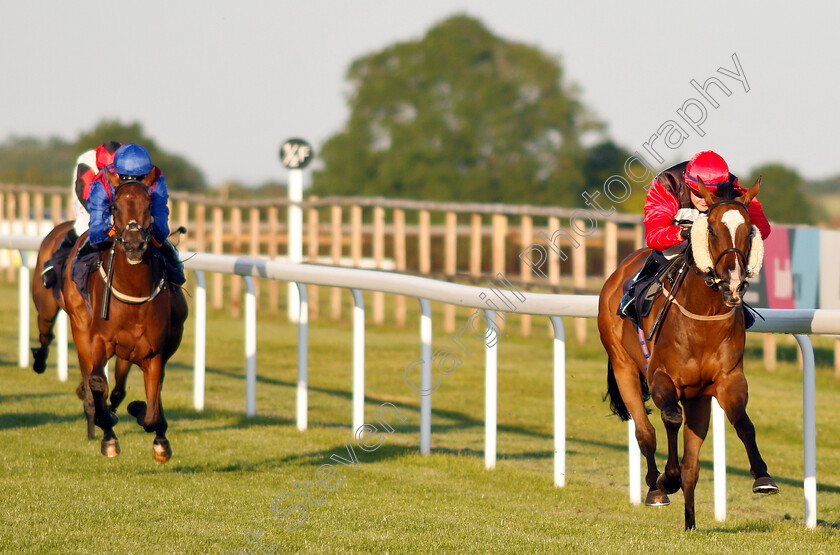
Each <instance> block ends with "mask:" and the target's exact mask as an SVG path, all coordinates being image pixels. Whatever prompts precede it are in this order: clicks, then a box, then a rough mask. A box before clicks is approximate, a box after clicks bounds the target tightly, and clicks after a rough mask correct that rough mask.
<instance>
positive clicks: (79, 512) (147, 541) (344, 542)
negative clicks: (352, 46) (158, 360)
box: [0, 284, 840, 554]
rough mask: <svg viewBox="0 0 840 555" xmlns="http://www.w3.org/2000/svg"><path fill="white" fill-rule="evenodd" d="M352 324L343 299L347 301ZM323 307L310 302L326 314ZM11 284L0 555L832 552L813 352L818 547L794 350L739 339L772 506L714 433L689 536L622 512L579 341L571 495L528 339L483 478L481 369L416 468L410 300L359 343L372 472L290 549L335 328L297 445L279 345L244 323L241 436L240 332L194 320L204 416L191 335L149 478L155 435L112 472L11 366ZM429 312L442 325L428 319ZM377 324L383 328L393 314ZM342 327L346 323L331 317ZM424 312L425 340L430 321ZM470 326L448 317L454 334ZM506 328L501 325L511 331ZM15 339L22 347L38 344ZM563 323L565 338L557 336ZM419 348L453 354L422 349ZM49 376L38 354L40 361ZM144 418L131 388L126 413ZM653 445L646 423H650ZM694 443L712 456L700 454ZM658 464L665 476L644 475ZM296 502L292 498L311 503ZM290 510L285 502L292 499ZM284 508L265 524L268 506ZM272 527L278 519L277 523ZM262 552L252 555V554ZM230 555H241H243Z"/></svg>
mask: <svg viewBox="0 0 840 555" xmlns="http://www.w3.org/2000/svg"><path fill="white" fill-rule="evenodd" d="M345 295H346V296H345V302H346V303H347V304H348V305H349V303H350V300H349V299H350V297H349V294H345ZM326 297H327V294H326V293H325V291H324V289H323V288H322V290H321V299H322V313H323V311H324V310H325V308H326V306H325V305H326V302H325V299H326ZM16 299H17V297H16V293H15V289H14V286H12V285H8V284H2V285H0V309H2V310H3V313H4V314H6V315H7V317H6V318H4V319H2V320H0V338H2V345H4V347H3V348H2V349H0V373H2V386H0V445H2V446H3V449H2V451H0V491H2V500H3V503H2V508H0V551H2V552H4V553H6V552H8V553H23V552H41V553H149V552H163V553H219V552H220V550H221V549H226V550H227V551H229V552H230V553H234V552H235V551H236V550H237V548H239V547H242V546H245V545H246V541H247V540H246V537H245V535H244V532H245V531H254V530H256V529H260V530H262V532H263V536H262V539H263V541H264V543H265V545H266V546H271V545H274V544H276V545H277V546H278V552H280V551H282V552H288V551H312V552H339V551H341V552H344V551H350V552H377V553H378V552H395V553H403V552H418V551H419V552H439V551H444V552H564V553H585V552H586V553H588V552H597V553H627V552H631V551H636V552H642V551H644V552H648V551H650V552H673V553H681V552H682V553H685V552H691V553H739V554H740V553H832V552H837V551H838V550H840V531H838V526H840V524H839V523H840V445H838V443H840V439H838V438H840V434H838V423H837V422H838V418H837V416H838V414H840V409H838V407H839V406H840V385H839V384H838V382H836V381H835V379H834V377H833V372H832V370H831V369H830V368H829V367H827V366H826V364H827V363H828V362H830V361H831V360H832V355H831V351H830V346H831V343H830V342H829V341H827V340H822V341H820V340H817V341H816V344H817V346H818V352H817V361H818V363H819V364H821V366H820V368H819V369H818V376H817V426H818V448H817V449H818V480H819V492H818V496H819V497H818V511H819V518H820V522H819V526H818V528H817V530H807V529H805V527H804V525H803V512H804V504H803V493H802V475H803V471H802V464H803V463H802V409H801V404H802V394H801V377H800V372H799V370H798V369H797V368H796V366H795V357H796V355H795V350H794V348H793V343H792V342H791V341H792V340H788V339H784V340H782V341H781V347H780V354H781V355H782V356H783V357H784V358H786V359H787V362H783V363H781V364H780V367H779V369H778V370H777V371H776V372H774V373H768V372H766V371H764V370H763V369H762V368H761V367H760V365H761V362H760V351H759V350H758V348H757V345H759V344H760V338H751V339H750V342H751V343H750V345H751V349H750V351H749V352H750V354H751V358H749V359H748V361H747V376H748V379H749V381H750V393H751V396H750V399H751V400H750V407H749V412H750V415H751V417H752V419H753V421H754V422H755V424H756V428H757V433H758V442H759V447H760V448H761V451H762V454H763V455H764V458H765V460H766V461H767V463H768V465H769V467H770V472H771V474H772V475H773V476H774V478H775V479H776V482H777V483H778V484H779V486H780V487H781V488H782V493H781V494H780V495H776V496H770V497H757V496H755V495H753V494H752V493H751V491H750V487H751V485H752V478H751V477H750V476H749V473H748V465H747V461H746V455H745V453H744V450H743V447H742V445H741V444H740V442H739V441H738V439H737V437H736V436H735V434H734V431H733V430H732V428H731V426H727V431H726V434H727V465H728V481H727V498H728V499H727V501H728V518H727V520H726V521H725V522H722V523H719V522H716V521H715V520H714V516H713V515H714V513H713V484H712V481H711V477H712V476H711V475H712V472H711V470H712V465H711V458H712V448H711V441H709V442H707V444H706V445H705V446H704V450H703V452H702V454H701V462H702V469H701V476H700V482H699V484H698V487H697V525H698V530H696V531H693V532H690V533H685V532H684V531H683V530H682V528H683V500H682V495H681V494H680V493H677V494H675V495H673V496H672V505H671V506H670V507H662V508H649V507H634V506H632V505H630V503H629V502H628V495H627V482H628V478H627V445H626V437H627V428H626V424H624V423H621V422H620V421H619V420H618V419H617V418H616V417H613V416H610V415H609V410H608V407H607V405H606V404H605V403H604V402H602V400H601V396H602V394H603V391H604V389H605V367H606V361H605V356H604V354H603V351H602V350H601V347H600V344H599V343H598V340H597V336H596V334H595V333H594V326H593V325H592V323H590V327H589V331H590V333H589V340H588V342H587V344H585V345H576V344H575V343H574V341H573V340H570V341H569V345H568V368H567V377H568V394H567V399H568V408H567V414H568V417H567V430H568V440H567V449H568V455H567V477H566V484H567V485H566V486H565V487H564V488H555V487H553V485H552V460H553V459H552V457H553V440H552V435H553V429H552V422H553V413H552V398H551V392H552V369H551V340H550V337H549V333H548V331H547V327H546V325H545V324H544V322H543V320H541V319H540V320H537V319H535V320H534V324H535V325H534V333H533V334H532V337H530V338H521V337H519V334H518V330H515V329H511V330H508V331H507V332H505V334H504V336H503V338H502V342H501V344H500V348H499V436H498V463H497V467H496V469H495V470H493V471H487V470H485V469H484V464H483V450H484V354H483V351H482V348H481V347H482V344H481V342H480V341H479V340H476V339H474V338H472V337H471V336H469V335H468V334H467V335H465V336H464V337H465V339H464V341H465V343H466V344H467V345H468V346H469V347H470V348H472V350H473V354H472V356H470V357H467V358H465V359H464V363H463V365H462V366H461V367H460V368H459V369H458V370H457V372H456V373H454V374H452V375H450V376H446V377H444V378H443V382H442V384H441V387H440V389H439V390H438V391H437V392H436V393H435V395H434V397H433V428H432V454H431V455H430V456H428V457H422V456H420V455H419V454H418V448H417V445H418V426H419V400H418V398H417V397H416V396H415V395H413V394H412V393H411V392H410V391H409V389H408V388H407V387H406V385H405V384H404V382H403V372H404V370H405V367H406V366H407V365H408V364H409V363H410V362H411V361H412V360H414V359H415V358H417V357H418V356H419V354H418V352H419V345H418V330H417V319H416V306H415V305H416V304H417V303H416V302H414V301H413V300H411V299H409V307H410V308H411V309H413V310H415V312H414V313H412V314H411V315H410V318H409V325H408V326H407V327H406V328H403V329H401V328H397V327H396V326H394V325H393V324H390V323H389V324H388V325H386V326H370V327H369V329H368V334H367V346H366V355H367V373H366V394H367V407H366V417H367V420H368V421H369V422H373V420H372V419H371V416H372V414H373V412H374V411H375V410H376V408H377V407H378V406H379V405H380V404H381V403H383V402H386V401H388V402H392V403H394V404H395V405H396V406H397V407H398V408H399V409H400V410H401V411H402V412H403V413H404V414H405V415H406V416H407V420H406V422H405V423H404V424H400V425H399V426H397V431H396V432H395V433H394V434H392V435H387V436H386V438H385V443H384V444H383V445H382V446H381V447H380V448H379V449H378V450H376V451H375V452H373V453H365V452H362V451H361V450H359V449H358V448H356V454H357V455H358V457H359V460H360V466H359V468H358V469H355V470H352V469H347V468H345V467H341V466H339V468H340V470H339V471H340V473H341V474H342V475H343V476H344V481H343V483H342V485H341V486H340V487H339V488H338V489H337V490H336V491H335V492H334V493H328V494H325V496H326V500H325V501H324V502H323V504H322V505H321V506H318V507H312V506H310V508H309V515H308V519H307V521H306V522H305V523H304V524H303V525H302V526H301V527H299V528H298V529H296V530H294V531H289V530H286V529H285V528H284V525H285V524H286V522H285V521H284V520H280V519H278V518H276V517H275V516H274V515H273V514H272V511H271V503H272V500H273V499H274V498H275V497H277V496H278V495H280V494H281V493H282V492H284V491H285V490H289V489H291V488H292V484H293V481H295V480H296V481H298V482H304V481H306V480H312V479H313V477H314V475H315V471H316V469H317V468H318V467H319V466H320V465H322V464H325V463H327V462H330V455H332V454H333V453H339V454H342V455H344V456H346V450H345V448H344V442H345V441H346V440H348V439H350V438H351V430H350V422H351V402H352V401H351V394H350V391H351V383H352V376H351V355H352V350H351V327H350V324H349V322H348V321H343V322H331V321H328V320H324V319H321V320H318V321H316V322H314V323H313V325H312V329H311V333H310V373H309V376H310V396H309V421H310V429H309V430H308V431H306V432H303V433H301V432H298V431H297V429H296V428H295V426H294V421H293V419H294V414H295V412H294V411H295V382H296V341H297V335H296V327H295V326H292V325H290V324H288V323H286V322H284V321H283V320H284V319H283V318H282V317H281V315H272V314H267V313H265V314H260V322H259V327H258V332H259V341H258V374H259V379H258V385H257V411H258V416H257V417H256V418H246V417H245V415H244V408H245V402H244V396H245V381H244V354H243V339H242V338H243V330H244V325H243V323H242V321H241V319H233V318H231V317H230V316H229V315H228V314H226V313H223V312H216V311H211V314H210V320H209V322H208V342H209V344H210V345H211V346H212V347H211V348H210V349H209V350H208V356H207V366H208V373H207V408H206V410H205V411H204V412H201V413H199V412H196V411H195V410H193V409H192V371H191V368H192V356H193V342H192V337H193V336H192V334H193V327H192V321H189V322H188V329H187V331H186V334H185V340H184V343H183V345H182V348H181V350H180V351H179V352H178V353H177V354H176V356H175V357H174V359H173V360H172V361H171V363H170V364H169V366H168V368H167V370H168V374H167V377H166V383H165V388H164V395H163V399H164V406H165V407H166V413H167V416H168V420H169V433H168V437H169V439H170V441H171V443H172V448H173V451H174V455H173V458H172V460H171V461H170V462H169V463H168V464H166V465H163V466H161V465H157V464H156V463H155V462H154V461H153V459H152V454H151V451H152V449H151V447H152V436H150V435H148V434H146V433H144V432H143V431H142V430H141V429H140V428H139V427H138V426H137V425H136V424H135V423H134V422H133V420H131V419H130V418H129V417H128V416H127V415H126V414H125V408H124V406H125V405H124V406H123V407H121V409H120V416H121V418H122V421H121V423H120V424H119V425H118V426H117V428H116V432H117V434H118V435H119V438H120V442H121V446H122V455H120V456H119V457H118V458H116V459H105V458H104V457H102V456H100V455H99V441H93V442H89V441H87V440H86V439H85V435H84V434H85V428H84V423H83V417H82V411H81V404H80V402H79V401H78V400H77V399H76V397H75V395H74V394H73V390H74V388H75V385H76V381H77V376H78V370H77V368H76V365H75V359H74V357H75V353H74V352H73V351H72V350H71V379H70V381H69V382H67V383H61V382H59V381H58V380H57V379H56V378H55V368H54V366H53V365H52V364H51V365H50V366H49V367H48V369H47V373H46V374H44V375H41V376H38V375H35V374H34V373H33V372H32V371H31V370H29V369H20V368H18V367H17V339H16V330H17V323H16V302H17V300H16ZM435 309H436V310H439V309H440V307H439V306H435ZM391 314H392V313H391V312H389V313H388V315H389V316H390V315H391ZM347 315H348V311H346V310H345V316H346V317H347ZM439 316H440V315H439V314H436V317H435V325H436V326H437V327H440V322H442V319H441V318H440V317H439ZM465 316H466V312H460V311H459V317H460V318H462V319H463V318H464V317H465ZM512 325H513V326H518V321H517V319H516V317H514V318H513V319H512ZM32 329H33V337H35V335H34V325H33V327H32ZM572 329H573V328H572V326H571V322H567V331H568V332H569V335H570V336H571V335H573V334H572V333H571V332H572ZM435 344H436V346H442V345H447V346H451V345H452V344H451V342H450V340H449V337H448V335H447V334H445V333H443V332H442V330H440V329H437V330H436V333H435ZM50 362H51V363H54V362H55V351H53V353H52V355H51V360H50ZM137 398H144V396H143V386H142V379H141V375H140V373H139V372H136V371H135V373H134V374H132V376H131V377H130V379H129V396H128V399H127V401H130V400H133V399H137ZM652 416H653V422H654V425H655V426H656V427H657V430H658V435H659V438H660V461H662V462H664V456H663V455H662V454H661V453H662V449H663V439H664V432H663V429H662V426H661V421H660V420H659V418H658V412H655V413H654V414H653V415H652ZM710 439H711V437H710ZM660 466H661V465H660ZM315 490H316V488H315V486H314V484H311V485H310V491H313V492H314V491H315ZM294 499H295V501H299V500H300V498H298V497H296V496H294ZM292 502H294V501H292V498H291V497H290V498H289V501H288V503H285V502H284V503H283V504H281V505H280V507H281V508H285V507H286V506H288V505H290V504H291V503H292ZM286 520H289V519H286ZM255 552H258V551H255ZM241 553H244V551H242V552H241Z"/></svg>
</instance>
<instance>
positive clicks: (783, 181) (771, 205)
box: [739, 164, 816, 224]
mask: <svg viewBox="0 0 840 555" xmlns="http://www.w3.org/2000/svg"><path fill="white" fill-rule="evenodd" d="M759 175H760V176H761V192H760V193H759V194H758V197H757V198H758V200H759V201H761V206H762V208H764V213H765V214H766V215H767V219H768V220H770V221H771V222H778V223H789V224H813V223H814V221H815V215H816V213H815V210H814V207H813V205H812V204H811V201H810V200H809V199H808V197H807V196H805V192H804V182H805V180H804V179H802V177H800V175H799V174H798V173H797V172H796V170H795V169H793V168H788V167H787V166H784V165H782V164H765V165H763V166H759V167H758V168H755V169H754V170H753V171H752V174H751V175H750V177H749V179H746V180H740V179H739V181H741V185H742V186H743V187H746V188H749V187H751V186H752V184H753V183H755V180H756V179H758V176H759Z"/></svg>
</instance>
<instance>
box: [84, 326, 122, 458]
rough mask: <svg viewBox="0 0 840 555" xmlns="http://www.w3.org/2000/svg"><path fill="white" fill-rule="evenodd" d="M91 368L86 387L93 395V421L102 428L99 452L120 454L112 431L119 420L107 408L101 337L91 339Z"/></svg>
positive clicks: (104, 354) (106, 385) (107, 454)
mask: <svg viewBox="0 0 840 555" xmlns="http://www.w3.org/2000/svg"><path fill="white" fill-rule="evenodd" d="M91 347H92V348H91V353H90V356H91V369H90V374H89V375H88V378H87V387H88V389H89V390H90V393H91V394H92V395H93V406H94V423H95V424H96V425H97V426H99V427H100V428H101V429H102V446H101V449H100V452H101V453H102V454H103V455H104V456H106V457H116V456H117V455H119V454H120V442H119V440H117V436H116V434H115V433H114V425H115V424H116V423H117V422H118V421H119V419H118V418H117V415H116V414H114V413H113V412H111V410H110V409H109V408H108V403H107V402H106V401H107V399H108V379H107V378H106V377H105V363H106V362H107V360H108V355H107V354H106V352H105V343H104V342H103V341H102V340H101V339H96V340H94V341H93V344H92V346H91Z"/></svg>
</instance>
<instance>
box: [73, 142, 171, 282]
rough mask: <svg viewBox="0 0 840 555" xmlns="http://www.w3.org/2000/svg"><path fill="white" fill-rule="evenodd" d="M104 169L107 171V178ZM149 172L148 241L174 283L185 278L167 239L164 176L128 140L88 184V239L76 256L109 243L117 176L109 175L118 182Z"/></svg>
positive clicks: (167, 194) (142, 149)
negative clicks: (110, 161) (149, 221)
mask: <svg viewBox="0 0 840 555" xmlns="http://www.w3.org/2000/svg"><path fill="white" fill-rule="evenodd" d="M106 173H110V174H111V179H109V178H108V176H107V175H106ZM152 173H153V174H154V178H153V179H152V184H151V185H150V186H149V187H147V189H146V190H147V191H148V193H149V197H150V198H151V201H152V203H151V207H150V210H151V214H152V229H151V236H152V237H151V238H152V244H154V245H155V246H156V247H157V248H158V252H160V254H162V255H163V259H164V261H165V262H166V266H167V269H168V272H169V281H170V282H171V283H172V284H174V285H182V284H183V283H184V282H185V281H186V277H185V276H184V265H183V263H182V262H181V260H180V258H179V257H178V250H177V249H176V248H175V245H173V244H172V242H171V241H170V240H169V207H168V206H167V205H166V202H167V200H168V199H169V190H168V188H167V186H166V179H165V178H164V177H163V172H162V171H161V170H160V168H158V167H156V166H155V165H153V164H152V158H151V157H150V156H149V153H148V151H146V149H145V148H143V147H142V146H140V145H138V144H134V143H128V144H125V145H123V146H121V147H120V148H119V149H118V150H117V152H116V153H115V154H114V164H113V166H110V167H106V168H105V169H104V170H103V171H102V172H101V173H100V174H99V176H98V177H97V179H96V180H95V181H94V182H93V183H92V184H91V187H90V196H89V197H88V203H87V207H88V211H89V212H90V234H89V236H88V241H89V242H88V243H85V245H84V246H83V247H82V248H80V249H79V257H81V256H83V255H84V254H86V253H88V252H93V251H94V250H103V249H104V248H107V247H109V246H110V240H111V236H112V234H113V232H112V229H113V221H112V219H111V210H110V208H111V203H112V202H113V199H114V194H115V192H116V189H115V188H114V186H113V184H112V179H113V178H114V176H116V177H118V180H117V179H113V181H118V182H119V183H120V184H121V183H123V182H125V181H128V180H137V181H141V180H143V179H145V178H146V177H147V176H148V175H149V174H152ZM83 251H84V252H83Z"/></svg>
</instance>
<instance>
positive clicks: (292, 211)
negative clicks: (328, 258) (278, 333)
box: [280, 138, 315, 322]
mask: <svg viewBox="0 0 840 555" xmlns="http://www.w3.org/2000/svg"><path fill="white" fill-rule="evenodd" d="M314 155H315V152H314V151H313V150H312V147H311V146H310V145H309V143H307V142H306V141H304V140H303V139H297V138H294V139H289V140H288V141H286V142H284V143H283V145H282V146H281V147H280V161H281V162H282V163H283V165H284V166H286V167H287V168H288V169H289V188H288V191H289V234H288V236H289V238H288V245H289V248H288V253H289V261H290V262H302V261H303V209H302V207H301V205H300V203H301V201H302V200H303V172H302V171H301V170H302V169H303V168H305V167H306V166H308V165H309V162H311V161H312V158H313V157H314ZM286 298H287V303H286V304H287V313H288V316H289V321H290V322H297V321H298V319H299V318H300V297H299V293H298V288H297V285H296V284H294V283H290V284H289V289H288V294H287V296H286Z"/></svg>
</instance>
